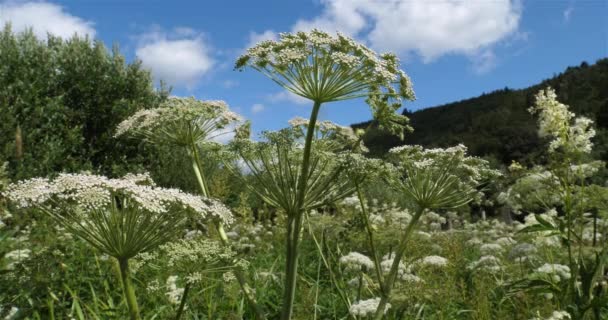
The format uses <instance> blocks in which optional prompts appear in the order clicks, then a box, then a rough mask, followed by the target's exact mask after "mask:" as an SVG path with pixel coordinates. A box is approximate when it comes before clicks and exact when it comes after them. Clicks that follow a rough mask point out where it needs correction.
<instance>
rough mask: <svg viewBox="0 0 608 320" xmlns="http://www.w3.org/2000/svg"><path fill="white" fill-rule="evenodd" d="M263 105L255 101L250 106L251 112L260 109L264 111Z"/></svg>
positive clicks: (256, 111)
mask: <svg viewBox="0 0 608 320" xmlns="http://www.w3.org/2000/svg"><path fill="white" fill-rule="evenodd" d="M264 109H265V107H264V105H263V104H261V103H256V104H254V105H252V106H251V113H254V114H255V113H260V112H262V111H264Z"/></svg>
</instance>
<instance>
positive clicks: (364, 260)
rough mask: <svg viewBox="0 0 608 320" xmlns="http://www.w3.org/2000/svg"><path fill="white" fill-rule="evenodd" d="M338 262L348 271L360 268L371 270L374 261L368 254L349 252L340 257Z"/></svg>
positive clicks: (359, 269)
mask: <svg viewBox="0 0 608 320" xmlns="http://www.w3.org/2000/svg"><path fill="white" fill-rule="evenodd" d="M340 263H341V264H343V265H344V266H345V267H346V269H347V270H350V271H361V270H373V269H374V262H373V261H372V259H370V258H369V257H368V256H366V255H364V254H361V253H359V252H354V251H353V252H350V253H348V254H347V255H345V256H342V257H340Z"/></svg>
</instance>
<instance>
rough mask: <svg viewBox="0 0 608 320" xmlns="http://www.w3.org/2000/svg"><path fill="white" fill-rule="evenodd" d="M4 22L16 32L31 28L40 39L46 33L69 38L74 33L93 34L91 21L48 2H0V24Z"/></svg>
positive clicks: (44, 36) (92, 35)
mask: <svg viewBox="0 0 608 320" xmlns="http://www.w3.org/2000/svg"><path fill="white" fill-rule="evenodd" d="M6 23H11V26H12V28H13V30H14V31H16V32H21V31H23V30H25V29H27V28H32V30H33V32H34V34H35V35H36V36H37V37H38V38H40V39H46V37H47V33H51V34H53V35H55V36H58V37H62V38H70V37H72V36H73V35H74V34H78V35H80V36H85V35H88V36H89V37H91V38H93V37H94V36H95V29H94V28H93V22H91V21H86V20H84V19H82V18H79V17H76V16H73V15H71V14H69V13H68V12H66V11H65V10H64V8H63V7H61V6H59V5H56V4H53V3H48V2H14V1H8V2H4V3H0V26H1V27H4V25H5V24H6Z"/></svg>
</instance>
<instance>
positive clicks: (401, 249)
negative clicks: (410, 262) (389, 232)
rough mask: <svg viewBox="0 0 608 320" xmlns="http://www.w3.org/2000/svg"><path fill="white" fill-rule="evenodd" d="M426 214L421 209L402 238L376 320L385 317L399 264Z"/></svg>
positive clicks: (383, 291)
mask: <svg viewBox="0 0 608 320" xmlns="http://www.w3.org/2000/svg"><path fill="white" fill-rule="evenodd" d="M423 212H424V208H422V207H419V208H418V210H417V211H416V213H415V214H414V217H412V220H411V221H410V223H409V224H408V225H407V228H406V229H405V232H404V233H403V235H402V236H401V240H400V241H399V245H398V246H397V249H396V250H395V257H394V259H393V264H392V265H391V270H390V272H389V274H388V275H387V277H386V280H385V281H384V289H383V290H382V295H381V297H380V303H378V309H376V314H375V315H374V320H380V319H382V317H383V316H384V309H385V308H386V304H387V303H388V300H389V299H390V296H391V291H392V289H393V284H394V283H395V279H396V278H397V272H398V271H399V263H400V262H401V258H402V257H403V253H404V252H405V249H406V245H407V241H408V239H409V238H410V236H411V235H412V233H413V232H414V229H415V228H416V226H417V225H418V220H419V219H420V216H422V213H423Z"/></svg>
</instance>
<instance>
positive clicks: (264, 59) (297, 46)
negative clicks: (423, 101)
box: [236, 29, 414, 98]
mask: <svg viewBox="0 0 608 320" xmlns="http://www.w3.org/2000/svg"><path fill="white" fill-rule="evenodd" d="M311 55H315V57H316V59H317V60H322V61H323V62H326V61H331V62H332V63H333V64H334V65H336V68H338V69H340V70H352V72H355V71H356V72H357V74H356V77H357V79H359V80H360V81H365V82H368V81H369V82H372V81H373V82H374V83H379V84H381V85H382V84H384V85H389V84H390V83H393V82H396V81H398V80H399V79H400V78H406V80H407V82H408V83H409V82H410V81H409V78H407V76H406V75H405V73H404V72H403V71H402V70H400V69H399V60H398V59H397V57H396V56H395V55H394V54H388V53H386V54H382V55H378V54H376V53H375V52H374V51H373V50H371V49H369V48H367V47H366V46H364V45H362V44H359V43H357V42H355V41H354V40H353V39H351V38H349V37H347V36H345V35H343V34H340V33H338V34H337V35H336V36H331V35H330V34H328V33H326V32H323V31H320V30H316V29H315V30H312V31H311V32H308V33H306V32H298V33H295V34H290V33H281V34H280V40H279V41H271V40H268V41H263V42H261V43H259V44H257V45H256V46H254V47H252V48H249V49H248V50H247V52H246V54H244V55H243V56H241V57H239V59H238V60H237V63H236V68H237V69H242V68H243V67H245V66H247V65H250V66H252V67H254V68H259V69H268V68H271V67H272V68H274V69H277V70H284V69H288V68H289V67H290V66H291V65H293V64H307V63H308V62H309V59H310V56H311ZM331 69H334V68H331ZM408 90H409V91H408V92H407V94H408V95H407V96H408V97H411V98H413V97H414V93H413V92H411V88H409V89H408Z"/></svg>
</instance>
